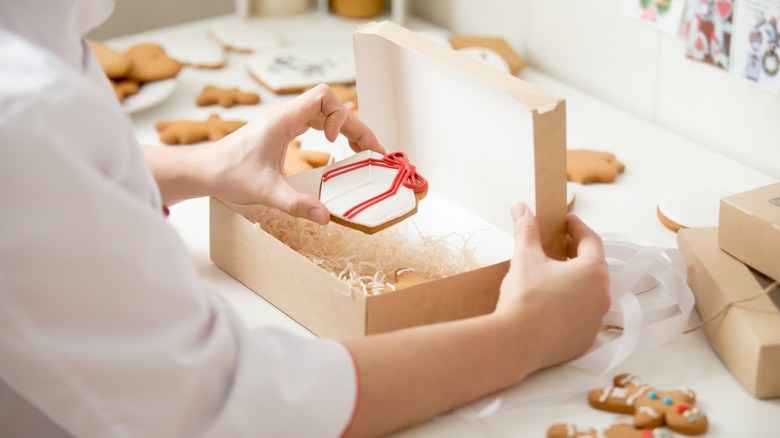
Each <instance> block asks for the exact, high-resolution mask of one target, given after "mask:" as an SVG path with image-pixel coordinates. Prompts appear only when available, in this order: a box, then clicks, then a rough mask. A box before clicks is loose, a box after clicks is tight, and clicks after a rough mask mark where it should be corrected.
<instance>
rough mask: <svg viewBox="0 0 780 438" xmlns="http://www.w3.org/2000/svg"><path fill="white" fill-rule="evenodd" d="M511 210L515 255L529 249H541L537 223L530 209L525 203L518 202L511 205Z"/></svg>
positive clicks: (534, 250)
mask: <svg viewBox="0 0 780 438" xmlns="http://www.w3.org/2000/svg"><path fill="white" fill-rule="evenodd" d="M511 212H512V220H513V221H514V234H515V253H514V255H515V257H518V256H522V255H523V254H526V253H528V252H529V251H532V252H538V251H542V243H541V237H540V236H539V223H538V222H537V220H536V216H534V214H533V213H532V212H531V209H530V208H528V206H527V205H526V204H525V203H522V202H518V203H516V204H514V205H512V208H511Z"/></svg>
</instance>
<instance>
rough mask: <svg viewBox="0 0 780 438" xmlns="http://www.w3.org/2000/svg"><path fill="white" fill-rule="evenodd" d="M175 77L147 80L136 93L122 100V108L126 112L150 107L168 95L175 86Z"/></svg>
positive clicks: (135, 111) (131, 112) (129, 112)
mask: <svg viewBox="0 0 780 438" xmlns="http://www.w3.org/2000/svg"><path fill="white" fill-rule="evenodd" d="M176 83H177V80H176V78H170V79H163V80H161V81H154V82H147V83H145V84H143V85H141V87H140V88H139V89H138V93H136V94H134V95H132V96H127V97H126V98H125V100H124V101H122V109H123V110H124V111H125V113H127V114H133V113H137V112H139V111H143V110H145V109H147V108H151V107H153V106H155V105H157V104H159V103H161V102H163V101H164V100H165V99H167V98H168V97H170V95H171V94H172V93H173V90H174V89H175V88H176Z"/></svg>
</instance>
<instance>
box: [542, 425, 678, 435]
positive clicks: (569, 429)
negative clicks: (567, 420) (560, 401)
mask: <svg viewBox="0 0 780 438" xmlns="http://www.w3.org/2000/svg"><path fill="white" fill-rule="evenodd" d="M671 437H672V435H671V434H670V433H669V431H668V430H667V429H666V428H663V427H655V428H647V429H637V428H635V427H634V426H632V425H630V424H614V425H612V426H610V427H608V428H606V429H604V430H603V431H601V430H598V429H595V428H592V427H583V426H577V425H575V424H554V425H552V426H551V427H550V428H549V429H548V430H547V438H671Z"/></svg>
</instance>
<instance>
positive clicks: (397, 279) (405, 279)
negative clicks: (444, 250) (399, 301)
mask: <svg viewBox="0 0 780 438" xmlns="http://www.w3.org/2000/svg"><path fill="white" fill-rule="evenodd" d="M393 277H394V280H393V281H386V282H381V281H374V280H371V281H361V286H362V287H363V293H364V294H366V295H379V294H380V293H383V292H390V291H394V290H398V289H403V288H405V287H409V286H414V285H416V284H420V283H425V282H426V281H429V280H432V279H431V278H426V277H424V276H422V275H420V274H418V273H417V271H415V270H414V269H413V268H405V269H399V270H397V271H395V273H394V274H393Z"/></svg>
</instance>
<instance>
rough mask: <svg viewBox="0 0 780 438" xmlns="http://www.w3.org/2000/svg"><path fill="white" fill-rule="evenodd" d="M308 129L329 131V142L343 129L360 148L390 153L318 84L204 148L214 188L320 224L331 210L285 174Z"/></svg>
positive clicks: (217, 192) (220, 195)
mask: <svg viewBox="0 0 780 438" xmlns="http://www.w3.org/2000/svg"><path fill="white" fill-rule="evenodd" d="M309 128H314V129H318V130H320V131H324V132H325V137H326V138H327V139H328V140H329V141H335V140H336V138H337V136H338V135H339V133H341V134H343V135H344V136H345V137H346V138H347V139H348V140H349V145H350V147H351V148H352V149H353V150H354V151H356V152H359V151H361V150H365V149H370V150H374V151H376V152H379V153H382V154H384V153H385V150H384V148H383V147H382V146H381V145H380V144H379V141H378V140H377V138H376V136H375V135H374V133H373V132H371V130H370V129H369V128H368V127H367V126H366V125H365V124H363V122H361V121H360V120H358V118H357V117H356V116H355V115H354V114H353V113H352V112H351V111H349V110H348V109H347V108H345V107H344V105H343V104H342V103H341V102H340V101H339V100H338V98H337V97H336V95H335V94H334V93H333V91H332V90H331V89H330V87H328V86H327V85H318V86H316V87H314V88H312V89H311V90H309V91H307V92H306V93H304V94H302V95H300V96H298V97H297V98H295V99H294V100H292V101H291V102H289V103H286V104H284V105H279V106H277V107H275V108H273V109H271V110H269V111H268V112H266V113H265V114H263V115H261V116H260V117H257V118H256V119H254V120H253V121H251V122H249V123H247V124H246V125H245V126H244V127H243V128H241V129H239V130H237V131H236V132H234V133H233V134H231V135H229V136H227V137H225V138H223V139H222V140H220V141H219V142H217V143H215V144H213V145H212V146H209V147H207V148H204V149H203V150H204V154H205V158H206V163H210V164H209V165H210V166H213V169H215V170H214V172H215V175H214V177H213V184H214V186H213V187H212V190H211V192H212V193H213V194H214V195H215V196H217V197H218V198H220V199H222V200H224V201H228V202H232V203H235V204H244V205H249V204H263V205H267V206H270V207H274V208H277V209H279V210H281V211H284V212H285V213H287V214H290V215H292V216H296V217H302V218H306V219H309V220H312V221H314V222H317V223H319V224H323V225H324V224H326V223H328V221H329V218H330V213H329V212H328V210H327V208H326V207H325V205H323V204H322V203H321V202H320V201H319V200H318V199H317V198H315V197H314V196H311V195H308V194H305V193H301V192H298V191H296V190H295V189H293V188H292V187H291V186H290V185H289V184H288V183H287V180H286V179H285V177H284V156H285V153H286V151H287V146H288V145H289V144H290V142H291V141H293V140H294V139H295V138H296V137H298V136H299V135H301V134H303V133H304V132H306V131H307V130H308V129H309Z"/></svg>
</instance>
